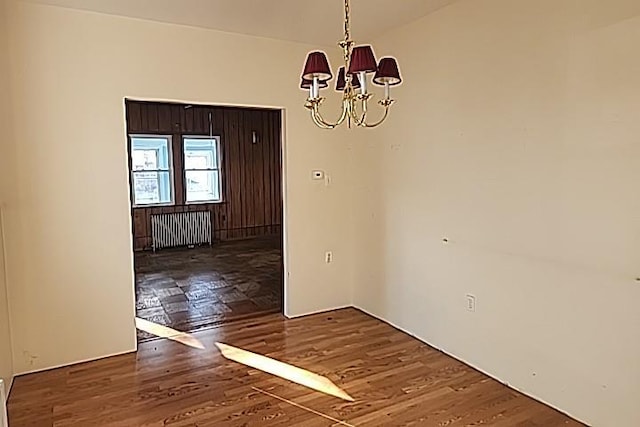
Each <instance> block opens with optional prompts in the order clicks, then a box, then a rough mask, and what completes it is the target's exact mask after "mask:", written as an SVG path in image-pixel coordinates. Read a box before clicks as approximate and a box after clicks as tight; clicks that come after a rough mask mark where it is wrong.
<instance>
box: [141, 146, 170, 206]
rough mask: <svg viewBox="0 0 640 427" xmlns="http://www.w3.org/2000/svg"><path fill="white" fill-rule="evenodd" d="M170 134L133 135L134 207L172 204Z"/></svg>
mask: <svg viewBox="0 0 640 427" xmlns="http://www.w3.org/2000/svg"><path fill="white" fill-rule="evenodd" d="M171 163H172V162H171V137H170V136H161V135H132V136H131V181H132V183H133V204H134V206H150V205H169V204H173V185H172V181H173V172H172V170H171V167H172V165H171Z"/></svg>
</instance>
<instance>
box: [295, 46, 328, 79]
mask: <svg viewBox="0 0 640 427" xmlns="http://www.w3.org/2000/svg"><path fill="white" fill-rule="evenodd" d="M314 77H317V78H318V80H322V81H326V80H331V78H332V77H333V75H332V74H331V68H329V61H328V60H327V56H326V55H325V54H324V52H319V51H316V52H311V53H309V56H307V62H306V63H305V64H304V71H303V72H302V78H303V79H305V80H313V78H314Z"/></svg>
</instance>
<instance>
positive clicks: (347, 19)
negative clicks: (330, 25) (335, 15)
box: [344, 0, 351, 42]
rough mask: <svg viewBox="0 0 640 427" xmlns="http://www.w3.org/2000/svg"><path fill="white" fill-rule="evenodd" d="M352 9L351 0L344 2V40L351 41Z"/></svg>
mask: <svg viewBox="0 0 640 427" xmlns="http://www.w3.org/2000/svg"><path fill="white" fill-rule="evenodd" d="M350 26H351V9H350V7H349V0H344V40H345V41H347V42H348V41H350V40H351V28H350Z"/></svg>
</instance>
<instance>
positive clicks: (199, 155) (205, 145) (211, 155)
mask: <svg viewBox="0 0 640 427" xmlns="http://www.w3.org/2000/svg"><path fill="white" fill-rule="evenodd" d="M216 143H217V140H216V139H215V138H214V139H203V138H185V139H184V166H185V169H218V158H217V157H218V150H217V147H216Z"/></svg>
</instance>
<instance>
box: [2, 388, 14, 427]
mask: <svg viewBox="0 0 640 427" xmlns="http://www.w3.org/2000/svg"><path fill="white" fill-rule="evenodd" d="M12 382H13V380H12ZM10 386H11V385H10V384H8V385H7V384H5V383H4V380H2V379H0V427H9V416H8V415H7V400H9V388H10Z"/></svg>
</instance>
